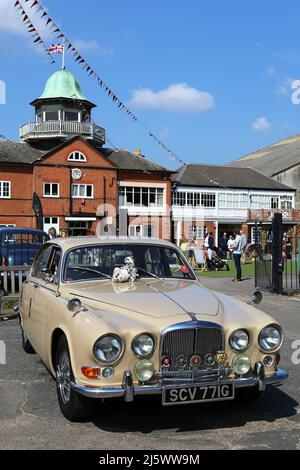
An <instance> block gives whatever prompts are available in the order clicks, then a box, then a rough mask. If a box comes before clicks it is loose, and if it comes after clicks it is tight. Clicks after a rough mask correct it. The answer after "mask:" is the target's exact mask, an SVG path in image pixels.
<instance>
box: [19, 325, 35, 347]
mask: <svg viewBox="0 0 300 470" xmlns="http://www.w3.org/2000/svg"><path fill="white" fill-rule="evenodd" d="M21 333H22V346H23V349H24V351H25V352H26V353H27V354H35V350H34V349H33V347H32V346H31V343H30V341H29V339H28V338H27V335H26V333H25V332H24V330H23V328H22V327H21Z"/></svg>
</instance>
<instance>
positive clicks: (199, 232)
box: [189, 225, 207, 240]
mask: <svg viewBox="0 0 300 470" xmlns="http://www.w3.org/2000/svg"><path fill="white" fill-rule="evenodd" d="M206 235H207V226H206V225H191V226H190V228H189V237H190V239H192V238H194V237H196V238H197V240H204V238H205V237H206Z"/></svg>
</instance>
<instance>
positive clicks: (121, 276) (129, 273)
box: [112, 256, 137, 282]
mask: <svg viewBox="0 0 300 470" xmlns="http://www.w3.org/2000/svg"><path fill="white" fill-rule="evenodd" d="M124 263H125V265H124V266H122V267H121V268H115V269H114V272H113V275H112V282H135V281H136V277H137V269H136V268H135V267H134V260H133V258H132V257H131V256H128V257H127V258H125V259H124Z"/></svg>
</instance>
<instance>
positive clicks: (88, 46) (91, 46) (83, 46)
mask: <svg viewBox="0 0 300 470" xmlns="http://www.w3.org/2000/svg"><path fill="white" fill-rule="evenodd" d="M74 45H75V47H76V49H78V51H79V52H81V51H95V52H97V53H98V54H99V55H101V56H103V57H113V56H114V51H113V48H112V47H109V46H101V45H100V44H98V42H97V41H85V40H84V39H79V40H78V41H75V43H74Z"/></svg>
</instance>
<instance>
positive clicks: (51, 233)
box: [48, 227, 60, 240]
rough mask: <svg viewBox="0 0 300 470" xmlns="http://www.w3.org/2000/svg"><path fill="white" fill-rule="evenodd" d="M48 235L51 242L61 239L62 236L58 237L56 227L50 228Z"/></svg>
mask: <svg viewBox="0 0 300 470" xmlns="http://www.w3.org/2000/svg"><path fill="white" fill-rule="evenodd" d="M48 235H49V237H50V240H53V239H54V238H60V236H59V235H57V231H56V228H55V227H51V228H49V230H48Z"/></svg>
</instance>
